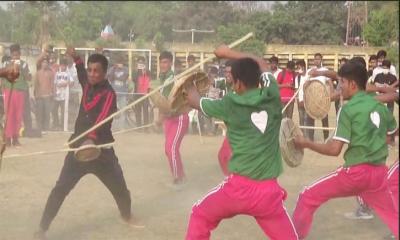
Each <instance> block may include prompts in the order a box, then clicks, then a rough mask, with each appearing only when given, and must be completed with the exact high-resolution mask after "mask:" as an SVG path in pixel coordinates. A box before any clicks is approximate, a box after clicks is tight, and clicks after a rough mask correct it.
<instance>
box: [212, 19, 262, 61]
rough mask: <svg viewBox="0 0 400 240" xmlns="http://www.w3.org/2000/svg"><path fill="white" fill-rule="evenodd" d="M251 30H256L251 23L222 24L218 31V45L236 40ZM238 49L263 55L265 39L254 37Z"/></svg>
mask: <svg viewBox="0 0 400 240" xmlns="http://www.w3.org/2000/svg"><path fill="white" fill-rule="evenodd" d="M249 32H255V29H254V28H253V27H252V26H250V25H241V24H233V25H230V26H229V27H225V26H220V27H219V28H218V32H217V35H218V37H217V42H216V45H219V44H221V43H224V44H229V43H232V42H234V41H235V40H237V39H239V38H240V37H243V36H244V35H246V34H247V33H249ZM238 49H239V50H240V51H244V52H250V53H253V54H255V55H258V56H263V55H264V51H265V44H264V41H262V40H260V39H257V38H252V39H249V40H247V41H246V42H244V43H242V44H241V45H240V46H239V47H238Z"/></svg>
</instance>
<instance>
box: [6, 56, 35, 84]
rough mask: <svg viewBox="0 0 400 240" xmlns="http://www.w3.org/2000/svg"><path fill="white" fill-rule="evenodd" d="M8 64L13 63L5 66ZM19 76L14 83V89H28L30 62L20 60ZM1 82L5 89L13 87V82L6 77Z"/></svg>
mask: <svg viewBox="0 0 400 240" xmlns="http://www.w3.org/2000/svg"><path fill="white" fill-rule="evenodd" d="M8 64H11V63H6V64H5V66H8ZM19 73H20V74H19V77H18V78H17V79H16V80H15V82H14V84H13V89H15V90H17V91H18V90H19V91H27V90H28V89H29V84H28V80H29V79H28V76H29V74H30V71H29V67H28V64H27V63H26V62H25V61H23V60H20V64H19ZM1 84H2V86H3V88H5V89H11V83H10V82H9V81H7V80H6V79H4V78H3V79H2V81H1Z"/></svg>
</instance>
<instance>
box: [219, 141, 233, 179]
mask: <svg viewBox="0 0 400 240" xmlns="http://www.w3.org/2000/svg"><path fill="white" fill-rule="evenodd" d="M231 157H232V149H231V145H229V141H228V138H227V137H225V138H224V141H223V142H222V146H221V148H220V149H219V152H218V161H219V166H220V167H221V170H222V172H223V173H224V175H225V176H228V175H229V171H228V163H229V160H230V159H231Z"/></svg>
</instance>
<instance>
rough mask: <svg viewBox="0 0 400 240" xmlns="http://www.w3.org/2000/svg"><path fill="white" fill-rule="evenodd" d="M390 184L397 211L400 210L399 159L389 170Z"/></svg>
mask: <svg viewBox="0 0 400 240" xmlns="http://www.w3.org/2000/svg"><path fill="white" fill-rule="evenodd" d="M388 184H389V189H390V192H391V193H392V198H393V202H394V206H395V208H396V211H397V212H399V160H397V161H396V162H395V163H394V164H393V165H392V167H391V168H390V169H389V172H388Z"/></svg>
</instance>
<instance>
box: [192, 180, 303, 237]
mask: <svg viewBox="0 0 400 240" xmlns="http://www.w3.org/2000/svg"><path fill="white" fill-rule="evenodd" d="M285 199H286V191H285V190H284V189H283V188H281V187H280V186H279V184H278V182H277V180H276V179H268V180H264V181H256V180H253V179H250V178H247V177H244V176H240V175H236V174H231V175H230V176H229V177H227V178H225V181H224V182H222V183H221V184H220V185H218V186H217V187H216V188H214V189H212V190H211V191H210V192H209V193H208V194H207V195H206V196H205V197H204V198H203V199H201V200H199V201H198V202H197V203H196V204H195V205H194V206H193V208H192V213H191V216H190V220H189V226H188V230H187V233H186V240H206V239H210V235H211V230H213V229H215V228H216V227H217V226H218V224H219V222H220V221H221V220H222V219H225V218H231V217H234V216H236V215H238V214H245V215H250V216H253V217H254V218H255V219H256V221H257V223H258V225H259V226H260V227H261V228H262V229H263V231H264V233H265V235H267V236H268V237H269V239H271V240H293V239H298V238H297V235H296V231H295V229H294V226H293V224H292V222H291V220H290V217H289V215H288V213H287V211H286V209H285V207H284V205H283V201H284V200H285Z"/></svg>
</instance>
